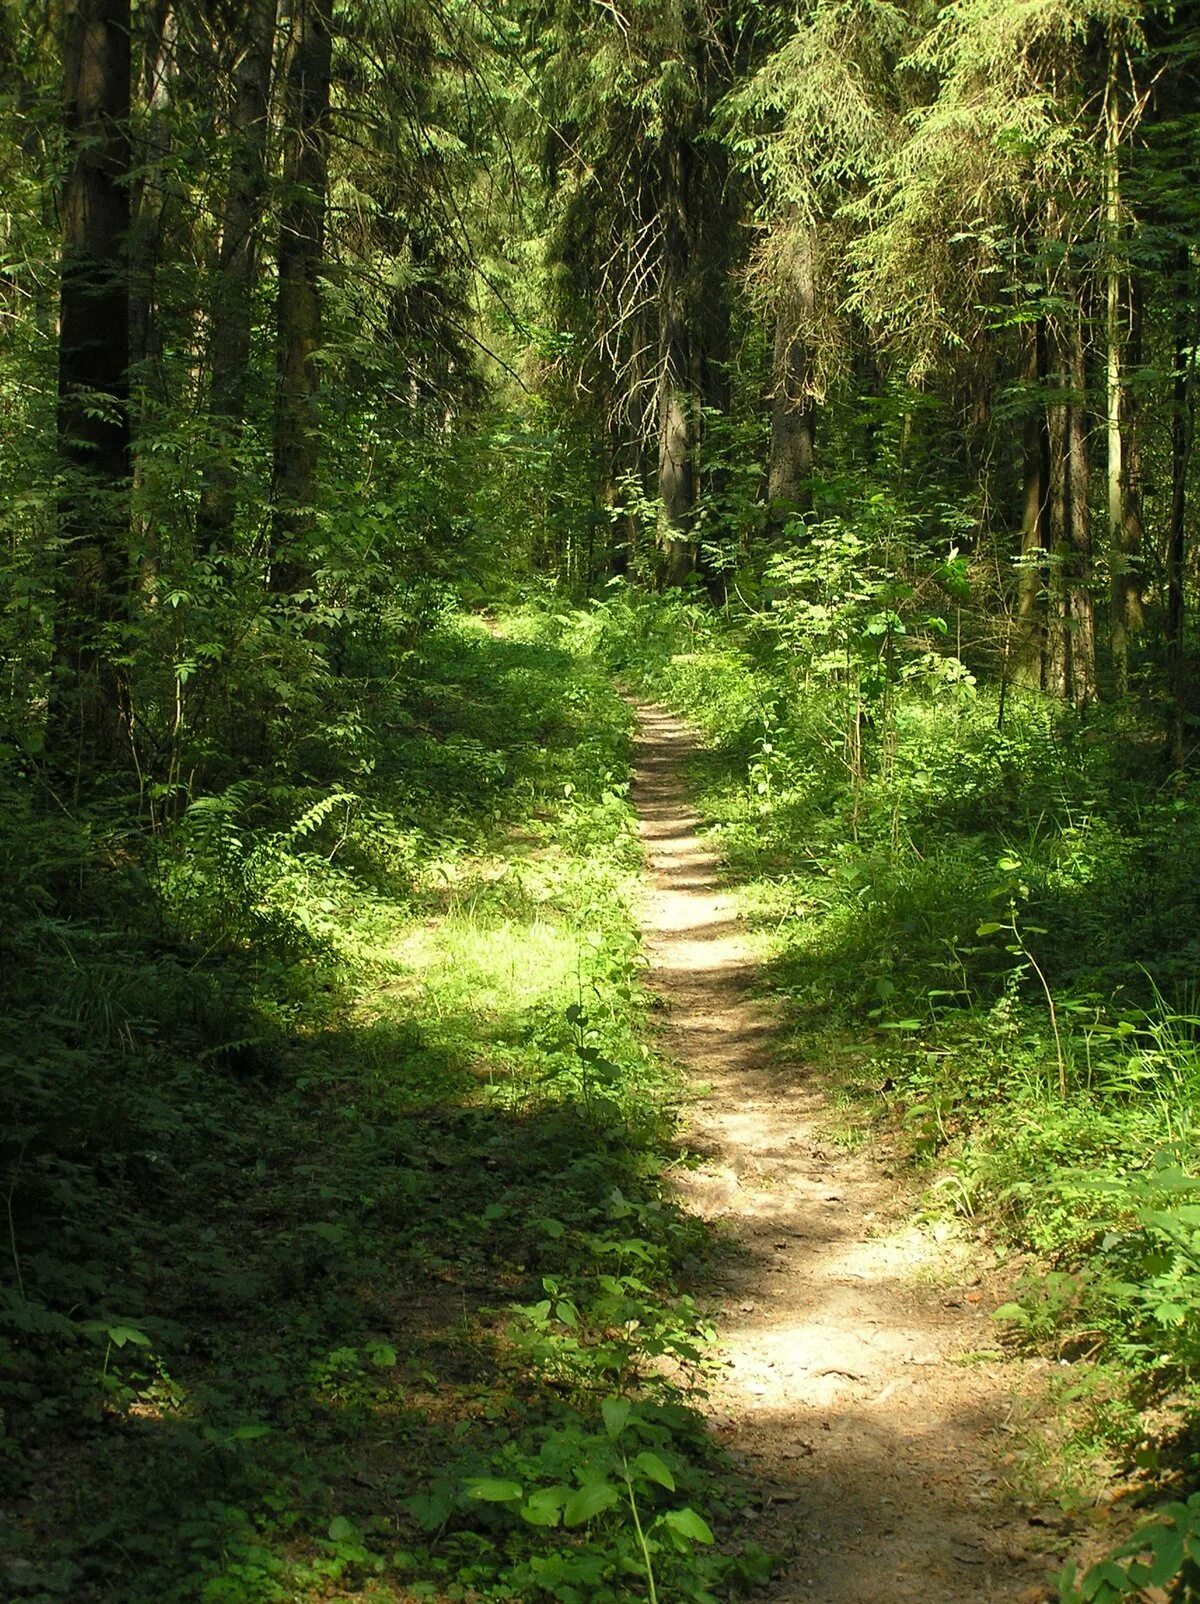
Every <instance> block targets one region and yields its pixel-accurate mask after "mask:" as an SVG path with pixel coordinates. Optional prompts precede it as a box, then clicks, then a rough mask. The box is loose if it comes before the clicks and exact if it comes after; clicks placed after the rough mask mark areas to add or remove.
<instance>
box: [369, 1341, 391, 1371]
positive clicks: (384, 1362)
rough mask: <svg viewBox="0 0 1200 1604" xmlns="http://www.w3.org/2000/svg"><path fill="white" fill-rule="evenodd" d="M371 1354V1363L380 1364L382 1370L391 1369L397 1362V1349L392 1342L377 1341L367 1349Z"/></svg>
mask: <svg viewBox="0 0 1200 1604" xmlns="http://www.w3.org/2000/svg"><path fill="white" fill-rule="evenodd" d="M367 1351H368V1352H369V1353H370V1355H371V1363H372V1364H373V1365H378V1366H379V1368H380V1370H390V1369H391V1368H392V1366H393V1365H394V1364H395V1363H396V1350H395V1348H393V1347H392V1345H391V1343H390V1342H377V1343H374V1344H373V1345H372V1347H370V1348H369V1349H368V1350H367Z"/></svg>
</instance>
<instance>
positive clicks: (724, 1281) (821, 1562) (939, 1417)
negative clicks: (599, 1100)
mask: <svg viewBox="0 0 1200 1604" xmlns="http://www.w3.org/2000/svg"><path fill="white" fill-rule="evenodd" d="M637 711H638V716H639V721H640V730H639V733H638V735H637V738H636V743H635V782H634V800H635V803H636V806H637V809H638V814H639V819H640V830H641V834H642V837H643V840H644V843H645V849H646V855H647V867H648V886H647V894H646V898H645V905H644V909H643V913H642V921H643V929H644V933H645V942H646V949H647V952H648V956H649V960H650V965H651V976H650V978H651V985H652V987H653V988H654V989H655V990H656V991H657V993H658V994H659V996H660V997H661V999H662V1002H663V1026H662V1039H663V1047H664V1050H665V1051H666V1052H667V1053H668V1054H670V1055H671V1056H672V1057H673V1058H674V1059H675V1060H676V1061H677V1062H679V1063H681V1064H682V1065H683V1066H684V1067H685V1069H686V1070H687V1072H688V1074H689V1077H690V1079H691V1080H692V1082H693V1084H694V1086H695V1087H696V1099H695V1101H694V1103H693V1104H692V1105H691V1106H692V1109H693V1114H692V1118H691V1123H690V1128H689V1130H688V1132H687V1135H686V1141H687V1145H688V1148H689V1150H690V1151H691V1152H692V1153H698V1154H700V1155H701V1163H700V1165H699V1167H698V1168H688V1167H685V1166H681V1167H680V1170H679V1177H678V1180H679V1189H680V1192H681V1193H682V1195H683V1197H684V1201H685V1203H686V1204H687V1206H689V1207H691V1208H692V1209H694V1210H695V1211H696V1212H698V1213H701V1214H703V1215H705V1216H706V1217H708V1218H710V1219H712V1220H715V1221H717V1222H719V1223H720V1228H721V1230H722V1232H723V1234H724V1235H725V1237H726V1238H727V1240H728V1243H729V1251H728V1252H727V1253H725V1254H723V1255H722V1262H721V1268H720V1270H719V1274H720V1276H721V1282H720V1285H719V1286H718V1287H716V1288H715V1289H714V1301H715V1302H718V1303H719V1304H720V1305H721V1309H722V1314H721V1333H722V1358H723V1361H724V1365H723V1369H722V1372H721V1377H722V1379H721V1380H720V1381H719V1382H718V1383H717V1384H716V1385H715V1386H714V1388H713V1389H712V1396H711V1397H710V1400H709V1403H708V1406H707V1407H708V1410H709V1413H710V1415H711V1419H712V1424H713V1429H714V1431H715V1433H716V1434H717V1436H718V1438H719V1440H720V1441H721V1442H722V1443H723V1444H725V1445H726V1446H727V1447H728V1448H729V1449H731V1450H732V1451H733V1452H734V1454H735V1455H737V1456H739V1457H740V1458H741V1459H742V1460H743V1461H744V1463H745V1468H746V1474H747V1476H748V1478H749V1480H750V1481H751V1483H752V1484H753V1485H754V1487H755V1488H756V1489H757V1490H758V1492H759V1495H760V1501H759V1507H758V1509H757V1511H755V1512H753V1513H754V1535H755V1536H756V1537H757V1539H758V1540H759V1541H760V1542H761V1543H762V1544H763V1545H764V1546H765V1547H768V1548H771V1549H773V1550H774V1551H776V1552H781V1553H783V1554H784V1555H785V1556H787V1565H786V1567H785V1569H784V1571H783V1573H782V1574H781V1575H779V1576H778V1577H777V1578H776V1580H775V1582H774V1583H773V1585H772V1590H771V1598H772V1600H773V1601H775V1604H792V1601H799V1600H805V1601H813V1600H817V1601H820V1604H897V1601H901V1600H904V1601H908V1600H911V1601H914V1604H966V1601H974V1600H980V1601H992V1600H997V1601H999V1600H1005V1601H1021V1604H1033V1601H1035V1600H1043V1599H1050V1598H1053V1597H1054V1596H1055V1594H1054V1592H1053V1591H1051V1590H1050V1589H1048V1588H1047V1586H1046V1582H1045V1578H1046V1575H1047V1572H1048V1571H1049V1570H1050V1569H1052V1568H1053V1569H1056V1568H1057V1563H1056V1556H1055V1553H1054V1548H1055V1541H1054V1537H1055V1534H1054V1531H1053V1526H1054V1520H1053V1515H1051V1517H1050V1518H1049V1520H1048V1519H1047V1517H1046V1515H1045V1514H1044V1513H1039V1512H1034V1513H1031V1512H1030V1511H1029V1510H1027V1509H1024V1508H1022V1507H1020V1506H1018V1504H1017V1503H1016V1501H1015V1500H1014V1499H1013V1497H1012V1495H1011V1493H1010V1492H1009V1491H1008V1489H1007V1486H1006V1483H1005V1480H1004V1474H1005V1465H1004V1460H1005V1455H1006V1454H1007V1453H1008V1452H1009V1451H1010V1449H1011V1447H1012V1441H1013V1437H1012V1422H1013V1419H1014V1412H1016V1416H1017V1418H1021V1413H1020V1412H1021V1407H1022V1405H1021V1399H1022V1395H1023V1392H1028V1391H1029V1390H1030V1386H1031V1385H1032V1386H1033V1388H1034V1390H1035V1391H1036V1377H1035V1376H1031V1375H1030V1374H1029V1372H1030V1370H1031V1368H1033V1367H1031V1366H1027V1365H1025V1364H1023V1363H1022V1362H1020V1361H1011V1360H1002V1359H1001V1358H999V1357H998V1356H996V1355H994V1354H992V1355H990V1356H989V1352H988V1351H989V1350H990V1349H994V1344H995V1340H996V1339H995V1334H994V1328H993V1327H992V1325H991V1322H990V1320H989V1318H988V1316H989V1314H990V1312H991V1308H992V1307H993V1305H994V1301H995V1300H994V1298H993V1297H992V1296H991V1295H990V1294H989V1293H988V1292H987V1291H986V1290H983V1291H981V1290H980V1288H979V1286H978V1285H977V1282H978V1275H977V1273H976V1272H975V1271H974V1270H973V1268H972V1263H971V1257H972V1255H971V1253H970V1250H969V1244H964V1243H961V1242H955V1241H948V1242H947V1241H939V1240H938V1237H939V1233H937V1232H935V1231H932V1230H929V1229H922V1228H921V1227H920V1226H918V1225H917V1224H915V1223H914V1222H913V1218H912V1207H911V1199H909V1200H908V1202H907V1205H906V1200H905V1197H904V1195H903V1192H902V1190H901V1188H900V1187H899V1186H898V1184H897V1182H896V1181H895V1180H892V1179H889V1178H888V1177H887V1175H886V1174H885V1173H884V1170H883V1168H882V1165H881V1164H880V1163H878V1162H877V1161H875V1160H873V1159H872V1158H871V1157H870V1156H867V1155H863V1154H857V1153H846V1152H843V1151H840V1150H839V1149H837V1148H836V1147H835V1146H832V1145H831V1144H830V1143H829V1141H828V1139H827V1138H823V1136H822V1129H823V1097H822V1093H821V1088H820V1080H819V1076H818V1075H817V1073H816V1072H815V1071H814V1070H813V1069H812V1068H811V1067H809V1066H807V1065H805V1064H803V1063H797V1062H794V1061H789V1060H788V1059H787V1058H786V1057H784V1056H783V1055H782V1054H781V1053H780V1051H779V1050H778V1045H777V1040H776V1028H775V1021H774V1019H773V1017H772V1013H771V1009H770V1006H769V1004H767V1003H764V1002H763V1001H760V1000H758V999H757V998H756V997H755V996H754V994H753V993H754V979H755V960H754V953H753V947H752V943H751V940H750V938H749V936H748V934H747V933H746V932H745V931H744V930H743V929H742V928H741V927H739V924H738V921H737V917H736V909H735V901H734V898H733V896H732V895H731V894H729V892H728V891H726V890H723V889H722V886H721V878H720V863H719V859H718V857H717V855H716V854H715V853H714V852H713V851H711V850H710V849H709V848H708V847H707V846H706V845H705V843H704V842H703V841H702V840H701V839H700V837H699V836H698V834H697V830H698V825H699V821H698V819H697V818H696V816H695V814H694V813H693V812H691V811H690V810H689V807H688V803H687V798H686V790H685V773H684V768H685V764H686V761H687V758H688V756H689V754H690V752H691V751H692V750H693V749H694V747H695V740H694V737H693V736H692V735H691V734H690V733H689V731H688V730H687V728H686V727H685V726H684V725H683V724H682V723H681V722H680V721H679V720H677V719H676V718H674V717H672V716H671V715H670V714H668V713H666V712H664V711H663V710H662V709H661V708H657V707H647V706H642V707H639V708H638V709H637Z"/></svg>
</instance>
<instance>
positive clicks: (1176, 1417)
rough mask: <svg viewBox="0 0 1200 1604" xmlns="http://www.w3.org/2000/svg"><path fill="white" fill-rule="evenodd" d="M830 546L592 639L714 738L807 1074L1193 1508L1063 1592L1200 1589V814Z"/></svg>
mask: <svg viewBox="0 0 1200 1604" xmlns="http://www.w3.org/2000/svg"><path fill="white" fill-rule="evenodd" d="M824 544H825V546H828V545H829V542H828V541H826V542H825V543H824ZM818 547H821V542H819V541H818V542H815V543H814V545H813V546H812V547H811V548H810V549H809V551H808V554H807V556H804V555H801V556H800V557H793V558H789V559H788V560H787V562H784V561H783V560H782V559H781V560H780V563H779V564H777V565H776V568H775V570H774V571H773V572H771V573H769V574H768V580H769V581H770V583H769V584H768V586H767V587H765V589H764V590H763V593H762V595H763V600H762V601H761V603H760V605H759V607H758V609H757V610H755V609H754V608H753V607H751V606H750V605H748V604H746V603H745V602H743V601H742V600H741V599H740V598H739V602H738V605H737V606H736V608H735V607H731V608H729V609H727V610H726V611H725V612H724V613H714V612H712V610H711V609H708V608H706V607H703V606H700V605H693V604H691V603H689V602H688V601H686V600H684V599H682V598H680V597H679V596H675V597H669V598H665V599H659V600H646V599H640V598H637V597H636V596H634V595H632V594H631V593H629V592H627V591H626V590H625V589H624V587H622V586H620V585H615V586H614V587H612V591H611V593H610V596H609V598H608V599H607V600H606V601H605V602H604V603H603V604H602V605H600V606H597V607H596V608H595V609H594V610H593V612H592V614H591V616H590V618H588V619H587V620H586V622H581V623H580V624H579V625H578V626H577V627H578V630H579V632H580V633H581V634H583V635H585V636H586V637H587V639H588V640H589V642H590V645H591V649H592V650H593V651H594V652H596V653H597V655H598V656H599V657H600V658H601V659H602V660H603V661H605V662H607V663H608V665H609V666H610V668H611V669H613V670H614V671H615V672H617V673H619V674H620V675H622V676H623V677H624V678H625V679H626V681H627V682H629V683H631V684H635V685H636V686H638V687H639V688H640V689H641V690H642V692H643V693H645V694H649V695H653V696H655V697H658V698H661V699H662V700H664V701H666V702H668V703H669V704H670V705H671V706H672V707H673V708H675V709H676V710H678V711H680V712H682V713H684V714H686V715H687V716H688V717H689V718H690V719H691V720H693V721H694V722H695V723H696V724H697V725H698V726H699V727H700V728H701V729H702V730H703V732H704V733H705V735H706V738H707V742H706V750H705V752H704V754H703V755H702V757H701V758H700V759H699V760H698V763H697V769H696V774H695V776H694V779H695V785H696V791H697V795H698V798H699V800H700V803H701V806H702V808H703V811H704V813H705V815H706V817H707V819H708V821H709V825H710V828H711V830H712V832H713V834H714V836H715V837H716V838H717V839H718V840H719V842H720V845H721V848H722V851H723V852H724V854H725V856H726V858H727V860H728V862H729V863H730V865H731V867H732V868H733V869H734V870H735V872H736V873H737V875H738V877H739V879H740V881H741V882H742V885H743V898H744V903H745V906H746V908H747V910H748V912H749V914H750V916H751V918H752V920H753V921H754V923H755V925H756V926H757V928H758V930H759V932H760V935H761V936H762V938H763V940H764V942H765V945H766V950H767V954H768V956H767V961H766V964H765V969H764V976H765V983H766V984H767V985H768V986H769V987H770V988H771V990H773V991H774V992H775V993H776V994H777V995H778V997H779V998H780V1000H781V1003H782V1005H783V1017H784V1020H785V1022H786V1028H787V1031H788V1046H789V1047H790V1049H791V1055H792V1056H793V1057H794V1059H795V1061H796V1062H798V1063H814V1062H815V1063H820V1064H823V1065H828V1066H832V1068H831V1069H830V1071H829V1073H830V1075H831V1079H832V1083H833V1085H834V1087H835V1096H836V1098H837V1099H838V1101H839V1103H840V1107H841V1118H842V1120H843V1122H844V1123H845V1124H847V1125H849V1126H850V1127H851V1128H858V1129H860V1130H861V1129H864V1128H867V1129H870V1128H875V1129H878V1128H881V1127H883V1128H887V1129H889V1130H890V1131H891V1132H893V1133H894V1135H895V1136H896V1137H897V1138H898V1139H899V1140H900V1143H901V1146H902V1148H903V1150H904V1151H906V1152H907V1154H908V1155H909V1157H910V1158H911V1159H912V1161H913V1162H914V1163H917V1164H920V1165H923V1166H925V1167H926V1170H927V1175H928V1181H929V1186H930V1196H931V1200H932V1201H933V1204H934V1206H937V1207H941V1208H949V1209H953V1210H954V1211H956V1212H957V1213H958V1214H960V1215H961V1216H962V1217H963V1218H964V1219H965V1220H967V1221H969V1222H971V1224H972V1225H973V1226H974V1227H975V1228H976V1229H978V1230H980V1231H983V1232H986V1233H987V1235H988V1236H989V1238H990V1239H991V1240H992V1242H993V1243H994V1244H995V1245H996V1247H997V1249H998V1251H1000V1252H1002V1253H1005V1252H1007V1253H1009V1254H1011V1255H1013V1256H1014V1259H1015V1261H1016V1262H1020V1261H1022V1260H1023V1261H1024V1262H1026V1263H1029V1264H1033V1265H1035V1266H1036V1269H1031V1270H1029V1271H1028V1272H1027V1273H1026V1275H1025V1276H1024V1278H1023V1279H1022V1280H1021V1282H1020V1284H1019V1286H1018V1290H1017V1296H1016V1297H1015V1298H1014V1299H1013V1301H1011V1302H1010V1303H1009V1304H1007V1305H1006V1306H1004V1307H1002V1308H1001V1309H999V1310H997V1311H996V1313H997V1317H998V1321H999V1324H1000V1327H1001V1328H1002V1330H1004V1331H1005V1332H1006V1333H1007V1335H1008V1338H1009V1339H1010V1340H1011V1341H1012V1342H1015V1343H1024V1344H1028V1345H1031V1346H1033V1347H1035V1348H1038V1349H1040V1350H1041V1351H1043V1352H1046V1353H1049V1354H1050V1355H1052V1356H1053V1357H1054V1358H1055V1359H1056V1360H1058V1361H1061V1362H1063V1363H1065V1364H1067V1365H1069V1366H1070V1370H1071V1374H1072V1376H1073V1378H1074V1382H1073V1388H1074V1395H1075V1396H1077V1397H1082V1396H1084V1395H1086V1396H1087V1397H1089V1398H1091V1399H1092V1400H1093V1401H1094V1403H1093V1407H1092V1410H1091V1426H1090V1427H1089V1428H1088V1429H1087V1432H1086V1433H1085V1436H1086V1438H1087V1442H1088V1447H1089V1451H1090V1452H1092V1453H1095V1452H1101V1453H1102V1454H1103V1455H1104V1456H1105V1458H1106V1460H1107V1463H1108V1468H1109V1469H1110V1470H1113V1469H1119V1468H1123V1469H1124V1470H1126V1471H1128V1472H1131V1473H1132V1474H1133V1476H1134V1478H1135V1481H1136V1484H1137V1486H1138V1488H1139V1496H1140V1499H1141V1501H1143V1502H1147V1503H1152V1502H1153V1499H1154V1497H1155V1496H1158V1497H1160V1498H1161V1496H1162V1495H1163V1493H1164V1492H1167V1493H1175V1494H1177V1495H1178V1501H1177V1502H1175V1503H1174V1504H1172V1505H1171V1506H1169V1508H1168V1510H1167V1512H1166V1514H1164V1515H1162V1516H1158V1517H1155V1518H1153V1519H1152V1520H1151V1521H1150V1522H1149V1524H1147V1525H1146V1526H1144V1527H1143V1528H1141V1529H1139V1530H1138V1531H1137V1532H1136V1533H1135V1534H1134V1535H1133V1537H1132V1538H1131V1540H1130V1544H1129V1545H1127V1547H1126V1548H1125V1549H1124V1550H1122V1551H1121V1552H1120V1553H1118V1554H1116V1555H1113V1556H1112V1557H1110V1558H1109V1559H1108V1560H1105V1561H1102V1562H1100V1563H1098V1564H1096V1565H1094V1566H1093V1567H1091V1568H1090V1569H1089V1570H1088V1571H1087V1573H1086V1575H1085V1576H1084V1577H1083V1578H1082V1580H1081V1579H1080V1578H1079V1577H1078V1576H1077V1573H1076V1570H1075V1568H1074V1567H1071V1566H1068V1567H1067V1569H1066V1570H1065V1571H1064V1573H1063V1577H1062V1581H1061V1591H1062V1597H1063V1599H1064V1600H1072V1601H1073V1600H1077V1599H1089V1600H1090V1599H1097V1600H1110V1599H1118V1598H1123V1597H1130V1596H1138V1595H1140V1592H1141V1590H1142V1588H1144V1587H1145V1586H1146V1585H1151V1584H1152V1585H1157V1586H1168V1587H1170V1588H1173V1589H1174V1592H1173V1594H1172V1596H1175V1597H1192V1596H1193V1592H1192V1590H1191V1589H1192V1587H1193V1582H1194V1581H1195V1579H1196V1576H1197V1575H1200V1572H1196V1573H1195V1574H1194V1572H1193V1567H1194V1566H1195V1564H1196V1561H1197V1558H1200V1497H1197V1496H1194V1489H1195V1488H1197V1487H1198V1486H1200V1455H1198V1454H1197V1452H1196V1450H1195V1447H1194V1439H1195V1423H1196V1421H1197V1420H1198V1419H1200V1413H1198V1409H1200V1274H1198V1273H1197V1272H1200V1135H1198V1131H1197V1114H1198V1112H1200V995H1198V994H1197V992H1196V982H1195V976H1196V973H1197V961H1198V959H1200V792H1198V791H1197V789H1196V787H1195V784H1194V783H1193V782H1191V781H1190V780H1185V779H1183V778H1182V777H1180V776H1177V775H1169V774H1167V773H1166V771H1165V768H1164V766H1163V764H1162V761H1161V759H1160V758H1159V757H1158V755H1157V748H1156V745H1155V737H1154V732H1153V727H1152V726H1151V725H1148V724H1146V723H1145V722H1144V721H1142V720H1140V719H1139V718H1138V717H1137V716H1136V714H1134V713H1131V711H1130V709H1129V708H1128V707H1126V708H1125V709H1124V710H1123V711H1122V712H1121V713H1120V714H1117V713H1113V712H1110V711H1106V710H1102V709H1090V710H1088V711H1087V712H1086V713H1085V714H1081V715H1073V714H1070V713H1066V714H1064V713H1063V711H1062V710H1061V708H1058V707H1051V706H1050V704H1049V703H1048V702H1047V701H1046V700H1045V699H1044V698H1042V697H1041V696H1039V695H1038V694H1036V693H1033V692H1028V691H1022V690H1021V689H1020V688H1019V687H1018V686H1015V685H1013V684H1009V685H1008V686H1006V687H1005V688H1004V690H1003V691H1002V692H1001V691H1000V690H998V689H997V688H994V687H988V686H985V685H982V684H979V683H977V682H976V679H975V676H974V675H973V674H971V673H970V672H969V671H968V669H967V668H966V666H965V665H964V663H963V662H962V661H961V660H960V659H959V658H958V657H956V656H954V655H952V654H951V653H949V652H947V651H946V649H945V647H944V646H941V645H938V639H939V635H940V634H941V633H944V630H945V624H944V622H943V621H942V620H940V619H937V618H934V617H930V616H927V615H928V614H929V610H930V606H931V600H930V597H929V595H926V596H924V597H922V598H920V602H919V608H918V605H917V602H916V601H914V599H913V598H912V597H911V596H900V595H899V594H898V593H893V592H894V591H895V587H893V591H892V592H888V593H887V594H885V593H884V592H885V589H886V586H887V584H888V581H887V580H886V578H881V579H880V581H879V585H878V586H876V587H875V588H874V589H872V588H871V587H870V586H865V585H860V584H855V585H849V584H848V585H847V587H846V589H845V591H843V592H839V591H838V588H837V585H836V583H835V580H836V572H835V573H834V574H833V577H832V578H831V570H830V567H829V564H830V562H831V561H832V560H833V558H835V557H836V552H834V553H833V558H831V554H830V551H829V550H826V549H824V548H823V547H822V549H817V548H818ZM806 564H807V566H806ZM935 577H937V576H935ZM941 578H942V581H943V583H942V593H941V596H940V604H941V606H942V610H943V611H944V612H948V613H949V614H950V615H951V616H952V610H953V596H954V584H953V581H954V576H953V575H948V576H941ZM814 597H822V598H824V599H823V600H821V601H819V602H818V601H815V600H814V599H813V598H814ZM938 604H939V598H938V597H937V595H936V594H935V595H934V597H933V602H932V605H934V606H937V605H938ZM934 647H936V650H935V649H933V648H934ZM1078 1468H1079V1467H1077V1469H1078ZM1189 1497H1191V1499H1192V1501H1191V1502H1186V1500H1187V1499H1188V1498H1189ZM1064 1499H1065V1501H1066V1502H1069V1503H1072V1505H1073V1507H1074V1506H1078V1505H1079V1504H1080V1503H1083V1502H1085V1500H1082V1499H1080V1498H1078V1497H1077V1496H1076V1497H1074V1498H1072V1497H1070V1496H1069V1495H1066V1494H1064ZM1081 1540H1082V1539H1081ZM1093 1546H1094V1544H1093Z"/></svg>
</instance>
